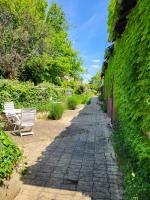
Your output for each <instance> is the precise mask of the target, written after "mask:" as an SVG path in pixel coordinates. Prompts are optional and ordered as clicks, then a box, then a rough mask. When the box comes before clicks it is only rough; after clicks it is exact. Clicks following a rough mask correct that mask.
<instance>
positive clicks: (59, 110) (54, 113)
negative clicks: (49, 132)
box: [48, 103, 64, 120]
mask: <svg viewBox="0 0 150 200" xmlns="http://www.w3.org/2000/svg"><path fill="white" fill-rule="evenodd" d="M63 113H64V105H63V104H61V103H53V104H52V105H51V109H50V113H49V115H48V118H49V119H54V120H58V119H60V118H61V117H62V115H63Z"/></svg>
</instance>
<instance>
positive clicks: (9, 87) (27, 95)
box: [0, 79, 65, 111]
mask: <svg viewBox="0 0 150 200" xmlns="http://www.w3.org/2000/svg"><path fill="white" fill-rule="evenodd" d="M64 97H65V89H63V88H61V87H58V86H55V85H53V84H50V83H43V84H40V85H37V86H34V85H33V83H31V82H19V81H17V80H13V81H12V80H2V79H1V80H0V111H2V110H3V106H4V102H7V101H13V102H14V103H15V107H18V108H21V107H35V108H36V109H37V110H41V109H42V108H44V105H46V104H48V103H49V102H50V101H51V100H54V101H61V100H62V99H63V98H64ZM44 109H46V107H45V108H44Z"/></svg>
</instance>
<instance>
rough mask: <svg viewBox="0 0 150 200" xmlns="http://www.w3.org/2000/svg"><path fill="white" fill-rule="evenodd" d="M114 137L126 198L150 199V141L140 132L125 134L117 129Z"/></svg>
mask: <svg viewBox="0 0 150 200" xmlns="http://www.w3.org/2000/svg"><path fill="white" fill-rule="evenodd" d="M113 139H114V144H115V149H116V151H117V153H118V157H119V161H120V166H121V170H122V172H123V176H124V188H125V193H126V200H132V199H133V200H134V199H139V200H142V199H145V200H149V195H148V193H149V191H150V183H149V176H150V142H149V141H148V140H147V139H146V138H143V137H142V136H141V135H138V134H137V136H135V135H132V136H131V135H128V134H126V135H124V133H123V131H122V130H117V131H115V132H114V134H113ZM129 141H130V142H129ZM131 143H132V147H131ZM133 149H134V151H133Z"/></svg>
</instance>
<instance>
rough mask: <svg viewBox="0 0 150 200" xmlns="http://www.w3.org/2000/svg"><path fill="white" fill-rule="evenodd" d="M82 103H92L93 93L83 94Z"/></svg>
mask: <svg viewBox="0 0 150 200" xmlns="http://www.w3.org/2000/svg"><path fill="white" fill-rule="evenodd" d="M81 103H82V104H90V103H91V95H89V94H84V95H82V96H81Z"/></svg>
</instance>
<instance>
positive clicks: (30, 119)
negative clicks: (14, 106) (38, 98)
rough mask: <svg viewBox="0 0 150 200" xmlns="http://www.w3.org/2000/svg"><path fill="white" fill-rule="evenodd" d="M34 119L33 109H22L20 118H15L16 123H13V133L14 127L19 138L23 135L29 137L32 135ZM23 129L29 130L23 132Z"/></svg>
mask: <svg viewBox="0 0 150 200" xmlns="http://www.w3.org/2000/svg"><path fill="white" fill-rule="evenodd" d="M35 119H36V110H35V109H29V108H27V109H22V112H21V117H20V118H16V121H15V122H14V125H15V128H14V131H15V132H17V131H16V127H18V131H19V134H20V135H21V136H23V135H31V134H33V131H32V128H33V126H34V124H35ZM25 128H28V129H29V130H28V131H27V130H24V129H25Z"/></svg>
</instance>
